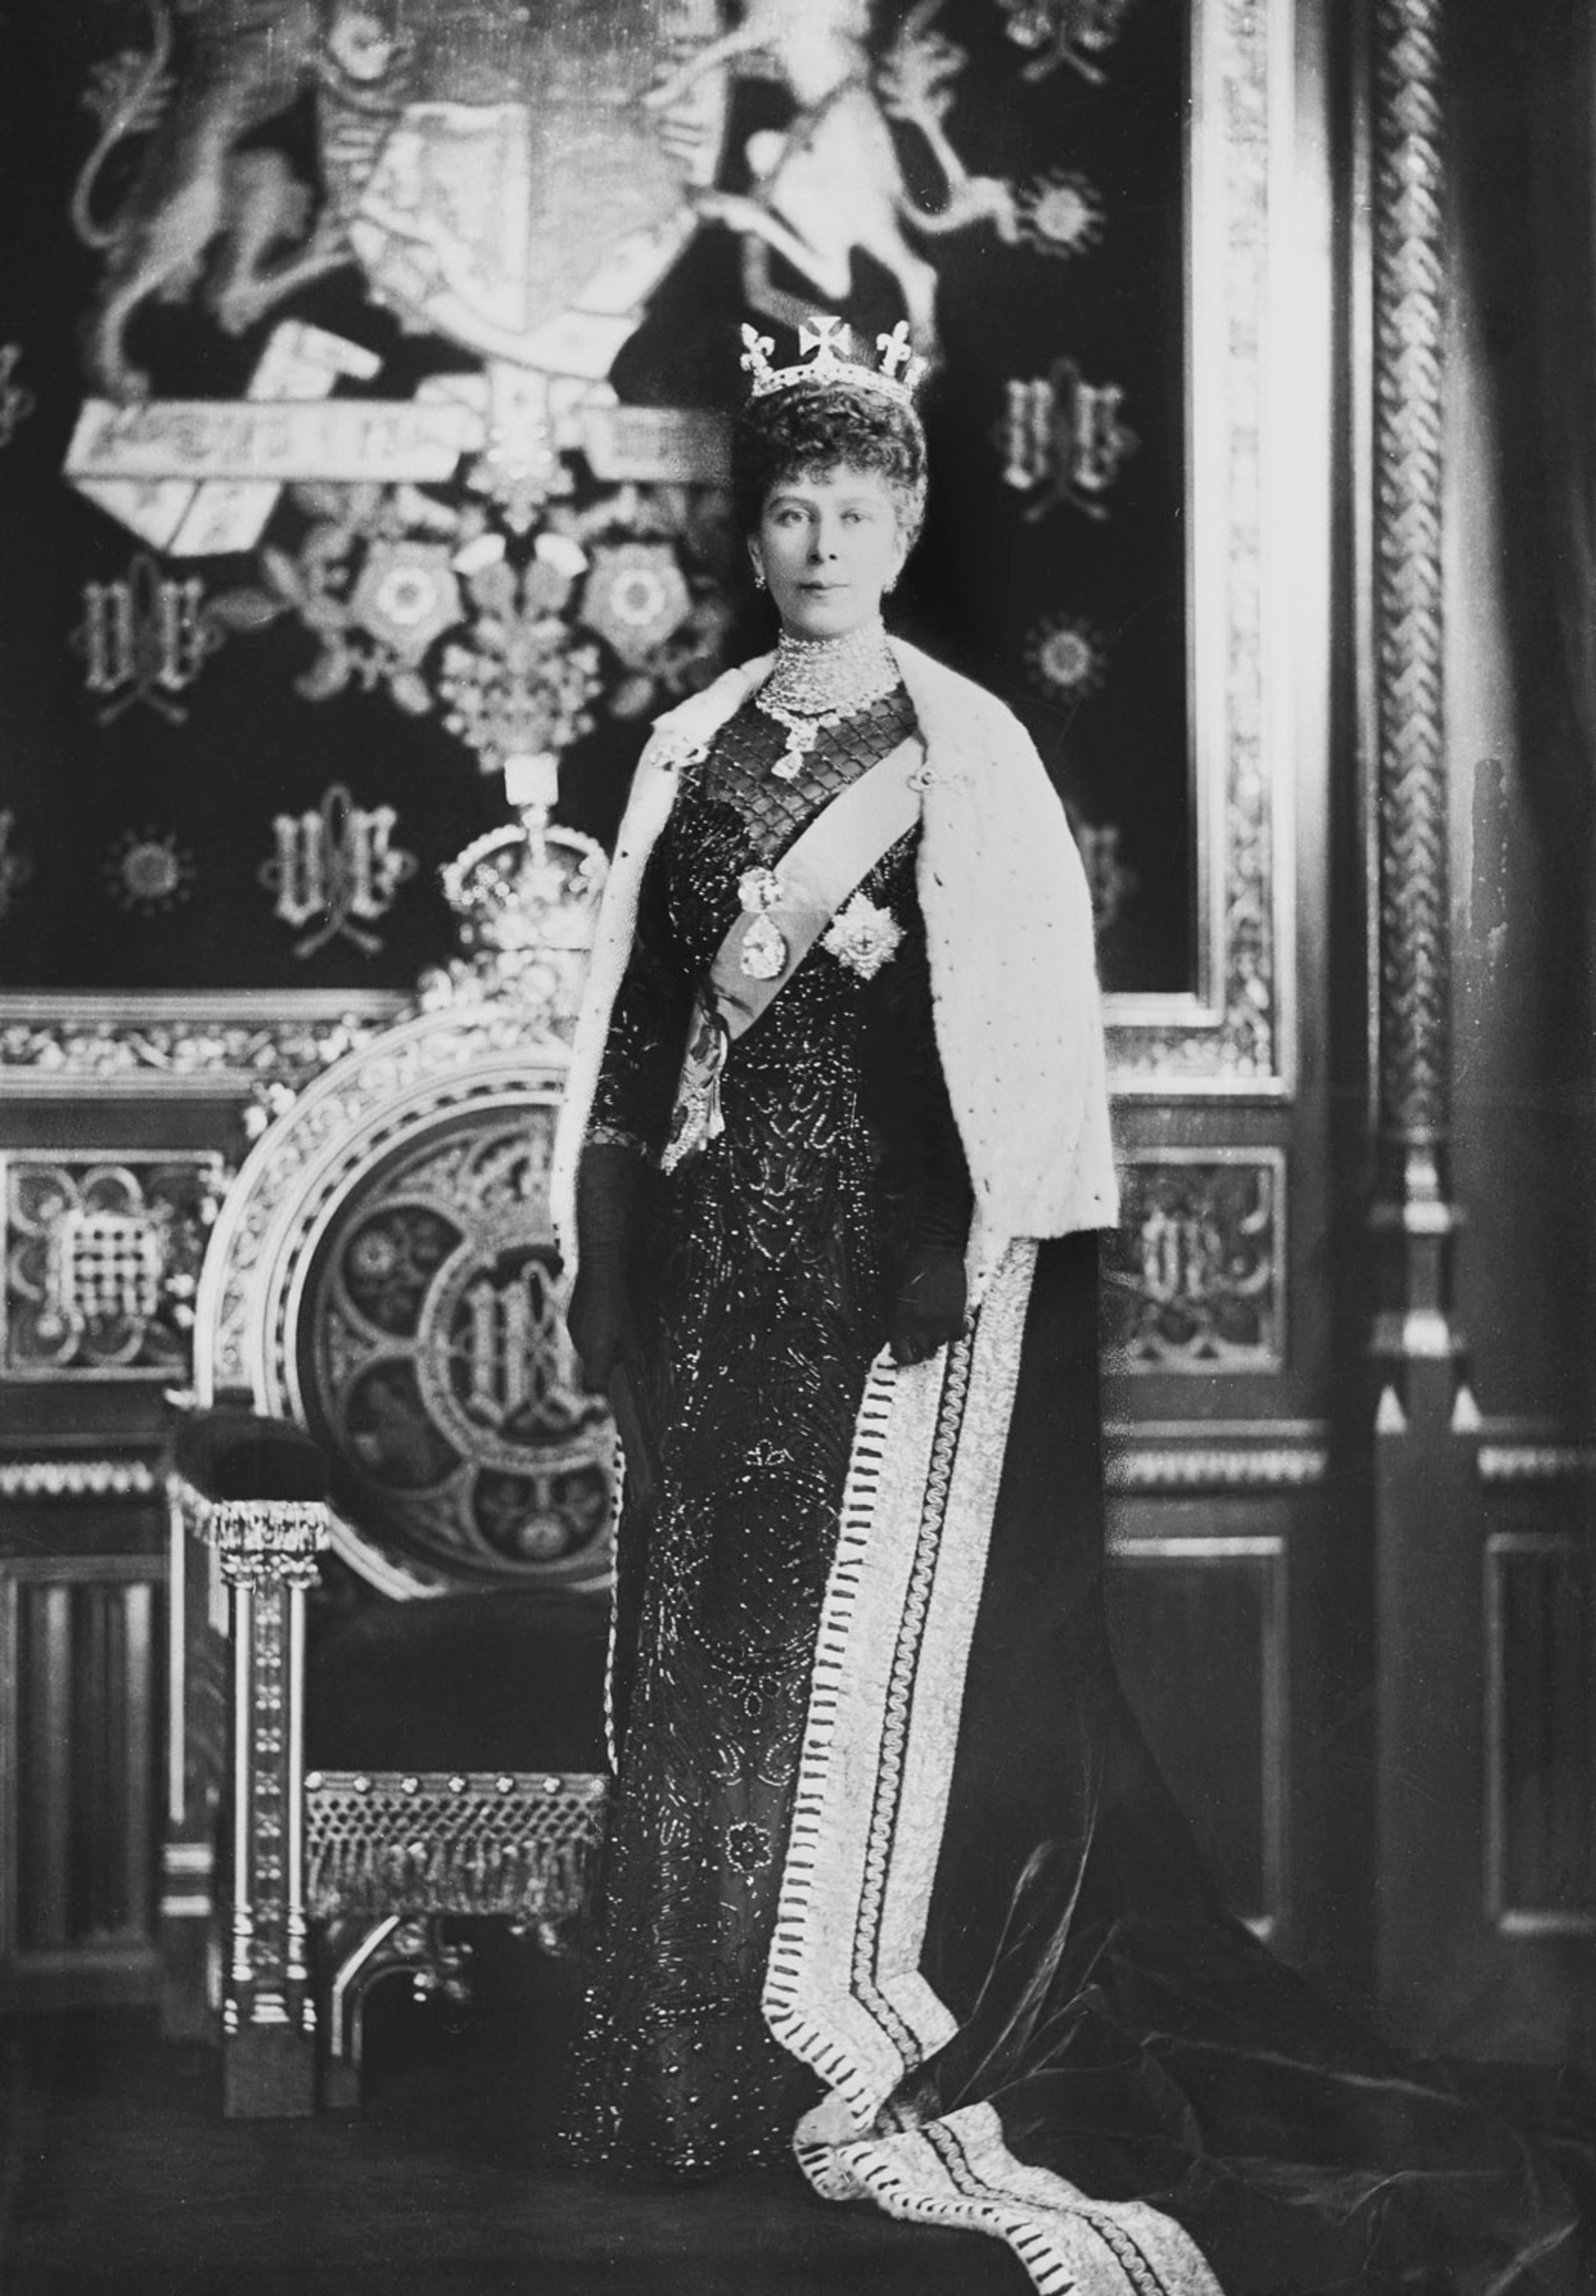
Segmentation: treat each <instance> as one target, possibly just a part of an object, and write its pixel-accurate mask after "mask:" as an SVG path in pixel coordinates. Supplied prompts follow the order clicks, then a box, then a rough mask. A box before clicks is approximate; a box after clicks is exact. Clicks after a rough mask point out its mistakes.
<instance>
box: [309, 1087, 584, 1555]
mask: <svg viewBox="0 0 1596 2296" xmlns="http://www.w3.org/2000/svg"><path fill="white" fill-rule="evenodd" d="M552 1123H553V1117H552V1109H550V1108H547V1107H544V1108H541V1109H536V1110H533V1111H526V1110H520V1109H518V1110H516V1111H513V1112H512V1113H510V1114H508V1115H504V1114H500V1115H497V1116H495V1115H494V1114H493V1113H492V1112H491V1111H484V1112H482V1113H479V1114H478V1115H476V1116H474V1117H473V1118H472V1119H471V1120H470V1121H469V1122H467V1123H464V1124H462V1125H461V1126H460V1127H459V1128H456V1129H454V1130H451V1131H450V1132H449V1133H448V1134H447V1135H446V1136H445V1137H444V1138H442V1139H441V1140H440V1139H439V1138H438V1137H437V1136H436V1134H435V1135H434V1136H432V1137H431V1138H430V1139H429V1140H428V1141H426V1142H424V1143H423V1144H421V1145H420V1146H419V1147H418V1148H416V1149H415V1150H414V1151H413V1152H409V1153H406V1154H405V1155H403V1156H401V1157H400V1158H399V1159H398V1160H397V1161H395V1162H393V1163H391V1164H389V1166H388V1167H387V1168H386V1169H380V1170H379V1171H378V1172H377V1173H375V1174H373V1175H372V1177H371V1179H370V1180H369V1181H367V1182H366V1183H365V1185H363V1186H362V1187H360V1188H359V1189H358V1190H356V1193H355V1195H354V1198H353V1201H351V1202H350V1203H349V1205H348V1207H347V1208H346V1210H344V1212H343V1213H342V1215H341V1216H340V1218H339V1219H338V1220H337V1221H336V1222H335V1224H334V1226H333V1227H332V1229H331V1233H330V1234H329V1236H328V1238H327V1241H326V1242H325V1244H324V1246H323V1250H322V1251H321V1252H320V1254H319V1255H318V1258H317V1260H316V1264H315V1269H314V1271H313V1273H312V1275H311V1276H310V1278H309V1287H310V1288H309V1298H310V1301H311V1305H310V1308H309V1313H308V1316H307V1329H306V1332H305V1334H304V1339H303V1343H302V1349H301V1361H300V1371H299V1377H300V1383H301V1392H302V1396H303V1400H304V1403H305V1406H306V1408H307V1413H308V1415H309V1419H310V1423H311V1425H312V1427H313V1429H315V1431H318V1432H320V1433H322V1434H323V1436H324V1438H325V1439H326V1440H327V1442H328V1445H329V1447H330V1449H331V1451H332V1453H333V1454H334V1456H336V1458H337V1459H338V1461H339V1462H340V1468H341V1472H342V1478H343V1482H342V1488H341V1491H340V1497H341V1498H342V1500H343V1503H344V1505H345V1507H346V1511H348V1512H349V1513H353V1514H356V1515H358V1516H359V1517H360V1518H361V1519H362V1520H363V1521H364V1522H366V1523H367V1524H368V1525H370V1524H371V1523H372V1521H373V1519H375V1520H376V1521H380V1522H381V1525H382V1526H383V1527H384V1529H385V1530H386V1532H387V1534H388V1536H389V1538H390V1540H392V1541H395V1542H397V1544H398V1545H399V1546H401V1547H403V1548H404V1550H405V1552H406V1553H407V1554H410V1555H411V1556H412V1557H413V1559H415V1560H418V1561H421V1562H442V1563H445V1564H446V1565H447V1567H448V1568H449V1569H450V1570H453V1571H455V1572H457V1573H458V1572H460V1571H462V1570H464V1571H467V1572H469V1571H470V1570H471V1569H472V1568H473V1566H474V1567H475V1568H477V1569H478V1570H482V1571H484V1572H494V1571H497V1572H499V1573H501V1574H502V1573H503V1570H504V1567H505V1565H506V1564H510V1565H514V1564H518V1563H519V1564H523V1565H525V1564H534V1565H538V1566H549V1565H556V1564H561V1563H568V1562H578V1561H580V1560H581V1559H582V1558H583V1557H584V1556H585V1555H590V1554H591V1552H592V1550H593V1549H595V1548H596V1547H598V1546H600V1545H601V1544H602V1540H603V1539H604V1538H605V1537H606V1536H607V1534H608V1530H609V1512H610V1481H609V1474H608V1467H609V1459H610V1434H609V1422H608V1415H607V1414H606V1412H605V1410H604V1407H603V1406H602V1403H601V1402H600V1401H598V1400H597V1399H596V1398H593V1397H592V1396H589V1395H586V1394H585V1393H583V1392H582V1390H581V1388H580V1385H579V1382H578V1379H577V1370H576V1365H575V1362H574V1359H573V1357H572V1355H571V1349H570V1342H569V1339H568V1338H567V1336H566V1333H565V1327H564V1324H563V1323H562V1321H561V1316H560V1312H559V1306H558V1290H557V1279H556V1274H555V1261H554V1253H553V1243H552V1236H551V1234H550V1233H549V1228H548V1212H547V1203H546V1189H547V1166H548V1153H549V1148H550V1144H551V1141H552Z"/></svg>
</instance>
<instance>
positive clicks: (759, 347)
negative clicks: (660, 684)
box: [741, 315, 926, 406]
mask: <svg viewBox="0 0 1596 2296" xmlns="http://www.w3.org/2000/svg"><path fill="white" fill-rule="evenodd" d="M742 340H743V342H744V344H745V345H746V346H747V348H745V349H744V351H743V354H742V361H741V364H742V365H744V366H745V367H746V368H747V369H748V371H749V374H751V375H752V377H753V379H754V387H753V389H752V390H751V391H750V392H749V397H750V398H767V397H768V396H769V394H770V393H771V392H772V391H773V390H790V389H791V388H792V386H793V385H794V383H798V382H802V383H821V384H826V383H838V382H846V383H851V384H853V385H854V386H855V388H857V389H863V390H879V391H880V392H881V393H882V394H883V396H884V397H886V398H896V400H897V402H898V404H899V405H900V406H912V405H913V393H914V389H915V386H916V385H917V383H918V382H919V381H920V379H921V375H922V374H924V373H925V371H926V363H925V361H924V359H923V358H921V357H920V355H919V353H918V352H916V351H914V350H913V349H911V348H910V344H909V322H908V321H907V319H900V320H899V321H898V323H897V324H896V327H894V328H893V330H892V332H891V333H890V334H888V335H878V336H877V337H876V349H877V351H878V352H879V353H880V365H877V366H870V365H866V363H865V362H864V361H863V359H855V358H850V357H847V353H846V352H844V351H841V350H840V349H839V343H841V342H845V341H846V340H847V334H846V332H845V330H844V327H843V324H842V321H841V320H840V319H838V318H833V317H831V316H829V315H827V316H821V317H818V318H814V319H806V320H805V321H804V323H803V324H802V325H801V326H800V327H799V329H798V351H799V354H800V356H803V357H806V356H807V355H808V354H809V353H810V352H813V353H814V357H811V358H809V361H808V365H806V366H782V367H773V366H772V365H771V363H770V355H771V353H772V351H773V350H774V348H775V344H774V342H773V340H772V339H771V337H770V336H769V335H762V334H759V333H757V332H756V330H755V329H754V328H752V327H749V326H745V327H744V328H743V331H742Z"/></svg>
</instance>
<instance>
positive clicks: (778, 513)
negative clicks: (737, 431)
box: [749, 463, 907, 638]
mask: <svg viewBox="0 0 1596 2296" xmlns="http://www.w3.org/2000/svg"><path fill="white" fill-rule="evenodd" d="M749 551H750V553H752V556H753V561H754V565H755V568H756V570H758V571H760V572H763V574H764V576H765V581H766V583H767V584H768V586H769V588H770V594H771V598H772V600H773V603H774V605H775V609H776V611H777V613H779V614H780V615H781V617H782V628H783V629H784V630H785V631H786V632H787V634H788V635H789V636H790V637H795V638H840V637H846V636H847V634H848V632H849V631H850V630H856V629H859V628H860V627H862V626H863V624H864V623H866V622H869V621H873V620H874V619H875V617H876V616H877V615H878V614H879V613H880V611H881V594H882V592H883V591H884V590H886V589H887V588H888V587H889V586H890V585H891V584H892V583H893V582H895V581H896V578H897V575H898V571H899V569H900V568H901V567H902V565H903V562H904V557H905V555H906V552H907V545H905V543H904V537H903V532H902V529H901V528H900V527H899V524H898V515H897V497H896V495H895V494H894V492H893V490H892V488H891V487H889V486H888V483H887V480H885V479H884V478H882V476H881V475H880V471H856V470H853V469H850V468H849V467H848V465H847V464H846V463H843V464H840V465H839V467H838V468H837V469H836V470H834V471H823V472H822V473H821V474H820V475H819V476H818V477H810V478H790V479H779V480H777V481H776V483H775V485H774V486H773V488H771V490H770V492H769V494H768V495H767V496H765V508H764V510H763V512H761V513H760V519H759V531H758V533H757V535H754V536H751V537H749Z"/></svg>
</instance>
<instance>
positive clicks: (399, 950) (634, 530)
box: [0, 0, 1194, 992]
mask: <svg viewBox="0 0 1596 2296" xmlns="http://www.w3.org/2000/svg"><path fill="white" fill-rule="evenodd" d="M7 43H8V61H7V68H6V71H5V73H4V91H3V92H0V988H4V989H7V990H13V991H14V990H28V989H39V990H67V991H70V990H74V989H93V988H110V989H115V990H140V989H149V990H160V991H164V992H181V991H184V990H187V989H194V988H209V989H251V990H260V989H266V990H270V989H272V988H301V987H308V988H326V989H332V990H337V989H340V988H407V987H409V986H410V985H411V984H412V983H413V981H414V980H415V978H416V976H417V974H418V973H419V972H421V971H422V968H423V967H424V966H426V965H429V964H437V963H438V962H440V961H441V960H442V959H443V958H444V957H446V955H447V954H448V951H449V948H450V947H451V942H452V936H451V931H450V917H449V913H448V911H447V909H446V906H445V904H444V902H443V900H442V898H441V897H440V894H439V891H438V870H439V868H440V866H441V865H443V864H444V863H445V862H446V861H447V860H448V859H449V858H450V857H452V856H453V855H454V853H455V852H457V851H458V850H459V849H461V848H462V846H464V845H465V844H466V843H467V842H468V841H469V840H471V838H472V837H474V836H476V835H478V834H479V833H480V832H482V831H483V830H484V829H486V828H487V827H489V826H491V825H492V824H495V823H496V822H499V821H502V820H503V819H505V818H507V817H508V815H509V811H510V800H509V799H507V797H506V786H507V776H508V785H509V788H510V790H511V792H512V796H513V798H514V799H515V800H516V801H518V802H520V801H523V800H525V799H534V800H541V799H544V797H550V798H552V796H553V794H554V791H555V789H556V785H557V788H558V808H559V814H560V817H561V818H562V819H564V820H565V821H567V822H569V823H570V824H572V825H574V826H577V827H579V828H582V829H585V830H589V831H592V832H595V833H597V834H600V835H603V834H605V833H606V832H608V830H609V829H610V826H611V825H612V824H613V822H614V820H615V818H616V816H617V814H618V808H619V805H620V803H621V800H622V796H623V794H624V790H625V785H626V775H627V773H628V772H629V769H630V766H631V762H632V760H633V758H634V756H635V754H636V750H637V749H638V747H639V746H640V742H641V738H642V721H643V720H644V719H645V718H646V717H647V716H648V715H649V714H650V713H651V712H652V711H654V710H656V709H659V708H662V707H664V706H665V705H666V704H667V703H668V702H669V701H671V700H672V699H673V698H675V697H676V696H678V695H680V694H682V693H686V692H687V691H689V690H691V689H692V687H694V686H696V685H701V684H702V683H704V682H705V681H706V680H707V679H708V677H709V676H711V675H712V674H713V673H714V671H715V669H716V668H717V667H718V666H719V665H720V663H721V662H722V661H723V660H725V659H726V658H728V657H729V656H730V655H732V654H734V653H735V652H738V651H740V650H744V649H746V648H748V647H749V646H751V645H753V644H757V643H760V642H761V641H762V640H763V639H764V638H765V635H766V634H767V633H766V631H765V625H764V623H763V621H762V619H761V615H762V612H763V611H764V610H763V609H762V608H761V607H760V605H759V603H758V602H757V601H756V600H755V599H754V598H753V597H752V596H751V594H749V591H748V590H747V588H746V586H745V584H744V579H743V571H742V562H741V550H740V549H738V548H735V547H734V546H733V542H734V537H733V536H732V535H731V534H730V532H729V529H728V522H727V507H726V501H725V496H724V488H723V484H722V478H723V469H724V422H723V421H722V419H721V417H722V413H723V411H724V406H725V405H726V403H727V400H728V398H729V396H731V395H733V394H734V392H735V390H736V389H737V388H738V387H739V386H740V384H741V373H740V370H739V365H738V357H739V348H740V344H739V329H740V327H741V324H742V322H743V321H744V320H753V321H755V322H757V324H758V325H759V326H760V327H761V329H762V330H764V331H765V332H775V334H776V337H777V340H778V345H779V348H780V351H781V355H782V357H783V358H786V357H790V356H791V355H792V349H793V345H792V340H791V334H792V331H795V330H796V329H798V327H799V326H800V325H801V324H803V323H804V322H805V321H806V320H808V319H812V318H813V317H814V316H816V315H817V314H820V313H823V312H838V313H840V314H841V315H843V316H845V317H846V319H847V322H848V324H849V325H850V326H851V327H852V328H853V329H854V330H855V333H856V334H857V335H858V336H860V337H861V338H862V339H863V341H864V342H865V344H867V345H868V344H869V343H870V342H872V340H874V338H875V337H876V336H877V334H878V333H880V332H885V331H888V330H890V329H891V328H893V327H894V326H896V324H897V323H898V322H899V321H900V320H906V321H907V323H908V325H909V329H910V331H911V332H912V335H913V340H914V341H915V343H916V346H917V347H918V348H920V349H921V350H922V351H924V352H925V353H926V354H927V355H928V356H929V358H930V360H931V374H930V379H929V384H928V386H927V389H926V391H925V395H924V406H925V411H926V415H927V422H928V427H929V430H930V433H931V437H932V447H933V455H934V462H933V473H934V490H933V497H932V507H931V513H930V518H929V525H928V529H927V535H926V539H925V542H924V544H923V545H922V547H921V553H920V555H919V559H918V561H917V563H916V566H915V568H914V570H913V572H912V575H911V578H909V580H908V581H907V582H906V583H905V584H904V586H903V589H902V592H901V594H900V600H899V613H898V619H899V623H900V626H901V627H904V630H905V633H906V634H907V635H912V636H913V637H915V638H916V639H918V640H919V641H920V642H921V643H923V644H928V645H929V646H930V647H931V648H932V649H933V650H935V651H937V652H941V653H943V654H944V655H945V656H946V657H947V658H948V659H950V660H954V661H955V662H957V663H958V664H960V665H961V666H962V667H964V668H969V669H970V670H972V671H973V672H974V673H975V674H976V675H978V676H981V677H983V678H985V679H986V681H987V682H988V683H990V684H992V685H994V686H995V687H996V688H997V689H998V690H999V691H1000V692H1002V693H1003V694H1004V695H1005V696H1006V697H1007V698H1008V699H1009V700H1010V701H1011V702H1012V703H1013V705H1014V706H1015V707H1016V708H1017V709H1019V711H1020V712H1021V714H1022V715H1023V716H1024V717H1026V718H1027V722H1028V723H1029V724H1030V726H1031V727H1032V729H1033V731H1034V732H1035V734H1036V737H1037V740H1038V742H1039V745H1040V746H1041V748H1042V750H1043V752H1044V756H1045V757H1046V758H1047V759H1048V762H1049V765H1050V768H1051V769H1052V770H1053V771H1054V772H1055V774H1056V775H1057V776H1058V779H1059V782H1060V788H1061V789H1062V791H1063V792H1064V794H1065V796H1066V799H1067V802H1068V805H1069V808H1070V812H1071V817H1072V820H1073V821H1074V823H1075V825H1076V832H1077V835H1078V836H1079V838H1080V840H1081V843H1082V847H1083V850H1084V853H1085V856H1086V858H1087V861H1088V865H1089V867H1090V869H1091V872H1092V875H1093V883H1094V886H1095V888H1096V891H1097V897H1098V901H1099V906H1100V913H1101V919H1102V924H1103V931H1104V940H1103V947H1104V966H1105V972H1106V976H1107V979H1108V981H1109V986H1110V987H1112V988H1117V989H1121V990H1129V991H1146V990H1152V991H1158V990H1165V989H1168V990H1178V989H1181V988H1187V987H1189V986H1190V983H1191V964H1192V956H1191V951H1192V947H1193V942H1194V918H1193V893H1192V878H1193V861H1192V827H1191V796H1190V791H1189V786H1188V782H1189V768H1188V758H1187V738H1186V714H1187V705H1186V693H1187V652H1186V649H1187V639H1186V597H1185V578H1184V571H1183V567H1184V537H1183V503H1184V499H1185V473H1184V468H1183V462H1184V454H1185V446H1184V418H1183V391H1184V372H1183V369H1184V359H1183V341H1184V324H1183V196H1184V164H1185V162H1184V154H1185V145H1186V118H1187V108H1188V107H1187V80H1188V57H1187V49H1188V45H1189V34H1188V21H1187V10H1186V7H1185V5H1184V4H1183V0H913V4H904V0H747V4H745V5H741V6H733V7H723V6H721V5H720V4H719V0H579V4H575V5H567V6H561V7H559V8H552V9H538V8H528V7H526V6H524V5H517V4H513V0H361V4H352V0H80V4H76V5H73V6H71V7H67V8H63V7H61V6H60V5H59V4H58V0H14V4H13V5H12V7H11V8H9V9H8V11H7ZM782 331H786V332H782Z"/></svg>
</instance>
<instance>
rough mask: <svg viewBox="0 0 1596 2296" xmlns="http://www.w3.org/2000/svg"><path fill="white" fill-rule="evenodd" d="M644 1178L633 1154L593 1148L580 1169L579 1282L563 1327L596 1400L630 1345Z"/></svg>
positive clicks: (611, 1146) (610, 1146)
mask: <svg viewBox="0 0 1596 2296" xmlns="http://www.w3.org/2000/svg"><path fill="white" fill-rule="evenodd" d="M641 1181H642V1156H641V1154H640V1153H639V1152H638V1151H637V1150H636V1149H635V1148H630V1147H626V1146H623V1145H621V1144H619V1143H618V1142H610V1141H603V1142H597V1143H593V1144H590V1145H589V1146H587V1147H585V1148H584V1150H583V1151H582V1160H581V1162H580V1164H579V1165H578V1166H577V1280H576V1282H575V1283H573V1284H572V1286H571V1296H570V1300H569V1305H568V1307H567V1308H566V1316H565V1324H566V1329H567V1331H568V1332H569V1333H570V1338H571V1345H572V1347H573V1348H575V1349H576V1351H577V1357H578V1359H579V1361H580V1363H581V1365H582V1377H583V1379H584V1380H585V1382H586V1384H587V1387H588V1389H589V1390H590V1391H591V1392H592V1393H593V1394H594V1395H602V1394H603V1393H604V1392H605V1391H606V1390H607V1389H608V1388H609V1385H610V1377H611V1375H612V1374H613V1373H614V1371H615V1367H616V1365H618V1363H620V1362H621V1361H622V1360H623V1359H624V1357H625V1356H626V1350H627V1348H628V1346H629V1344H630V1341H631V1337H632V1330H633V1319H632V1286H631V1278H630V1273H629V1261H630V1257H631V1237H632V1221H633V1215H634V1210H635V1207H636V1202H637V1192H638V1187H639V1185H640V1183H641Z"/></svg>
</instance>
